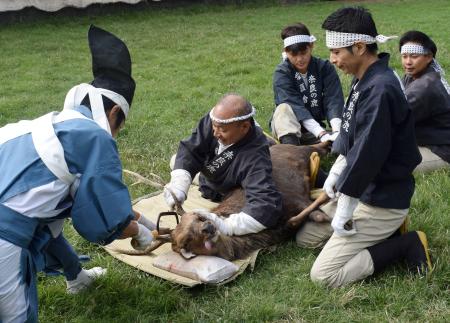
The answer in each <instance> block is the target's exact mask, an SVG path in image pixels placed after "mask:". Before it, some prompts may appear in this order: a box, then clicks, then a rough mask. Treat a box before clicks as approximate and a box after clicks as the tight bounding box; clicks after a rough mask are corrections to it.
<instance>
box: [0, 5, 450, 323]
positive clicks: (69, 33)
mask: <svg viewBox="0 0 450 323" xmlns="http://www.w3.org/2000/svg"><path fill="white" fill-rule="evenodd" d="M352 3H354V2H352ZM341 5H342V3H339V2H312V3H307V4H302V5H300V4H297V5H290V6H282V5H278V4H276V1H264V5H263V6H260V7H258V6H257V5H255V4H254V2H253V3H252V4H249V5H242V6H236V5H229V6H206V5H196V6H190V7H184V8H173V9H160V10H157V9H152V10H144V11H130V12H125V11H114V12H109V13H107V14H105V15H102V16H99V15H97V16H80V17H54V18H46V19H42V20H40V21H36V22H28V23H26V22H25V23H20V24H19V23H18V24H12V25H9V26H2V27H0V44H1V45H0V53H1V59H0V81H1V84H2V85H1V91H0V125H4V124H6V123H8V122H13V121H17V120H19V119H30V118H34V117H36V116H39V115H41V114H44V113H45V112H48V111H50V110H60V109H61V108H62V103H63V101H64V97H65V94H66V92H67V91H68V89H69V88H70V87H71V86H73V85H75V84H77V83H80V82H86V81H90V80H91V71H90V54H89V52H88V45H87V40H86V33H87V30H88V25H89V24H90V23H94V24H97V25H98V26H100V27H103V28H105V29H107V30H109V31H111V32H113V33H115V34H117V35H118V36H120V37H121V38H122V39H124V40H125V42H126V43H127V45H128V47H129V48H130V51H131V56H132V59H133V75H134V78H135V80H136V82H137V91H136V95H135V99H134V102H133V106H132V109H131V114H130V118H129V120H127V123H126V127H125V129H124V131H122V132H121V133H120V135H119V138H118V144H119V149H120V153H121V157H122V161H123V165H124V167H125V168H127V169H130V170H133V171H136V172H138V173H140V174H142V175H144V176H148V175H149V174H150V173H156V174H160V175H162V177H163V178H164V179H165V180H168V179H169V167H168V160H169V158H170V156H171V154H173V153H174V152H175V150H176V147H177V142H178V141H179V140H180V139H181V138H183V137H186V136H187V135H188V134H189V133H190V131H191V130H192V128H193V127H194V126H195V124H196V121H197V120H198V119H199V117H200V116H202V115H203V114H204V113H206V112H207V111H208V110H209V109H210V108H211V107H212V106H213V105H214V103H215V102H216V101H217V100H218V99H219V97H220V96H221V95H222V94H224V93H226V92H230V91H233V92H238V93H241V94H243V95H244V96H246V97H248V98H249V99H250V100H251V102H252V103H253V104H254V105H255V106H256V107H257V110H258V114H257V120H258V121H259V122H260V124H261V125H262V126H263V127H264V128H265V129H266V130H268V127H267V122H268V119H269V118H270V115H271V113H272V110H273V94H272V86H271V80H272V72H273V70H274V67H275V65H276V64H277V63H278V62H279V61H280V51H281V41H280V40H279V33H280V30H281V28H282V27H283V26H284V25H286V24H288V23H292V22H296V21H302V22H304V23H305V24H306V25H307V26H308V27H309V28H310V30H311V32H312V33H313V34H314V35H316V37H317V38H318V42H317V43H316V47H315V54H316V55H318V56H320V57H327V55H328V51H327V50H326V48H325V46H324V31H323V30H321V29H320V25H321V22H322V21H323V20H324V18H325V17H326V16H327V15H328V14H329V13H331V12H332V11H333V10H334V9H336V8H338V7H340V6H341ZM364 5H365V6H366V7H368V8H369V9H371V11H372V13H373V15H374V18H375V20H376V22H377V27H378V31H379V32H380V33H383V34H385V35H391V34H397V35H401V33H402V32H404V31H406V30H409V29H419V30H421V31H424V32H426V33H428V34H429V35H430V36H431V37H432V38H433V39H434V41H435V42H436V43H437V45H438V49H439V50H438V60H439V61H440V63H441V65H442V66H443V67H444V69H445V68H446V69H447V70H448V71H450V45H449V44H448V29H449V27H450V26H449V22H448V10H449V7H450V5H449V2H448V1H447V0H430V1H426V2H424V1H420V0H413V1H406V0H403V1H401V0H394V1H369V2H366V3H365V4H364ZM381 49H382V50H384V51H389V52H391V54H392V60H391V65H392V66H393V67H394V68H395V69H396V70H397V71H398V72H399V74H402V73H401V69H400V57H399V54H398V50H397V42H395V41H394V42H391V43H389V44H387V45H382V46H381ZM340 76H341V80H342V82H343V86H344V93H348V89H349V82H350V78H349V77H347V76H344V75H340ZM449 175H450V172H449V171H438V172H434V173H432V174H427V175H419V176H417V177H416V180H417V188H416V194H415V196H414V198H413V201H412V207H411V212H410V214H411V217H412V229H422V230H424V231H425V232H426V233H427V234H428V237H429V242H430V245H431V249H432V256H433V260H434V264H435V266H436V268H435V271H434V273H433V274H431V275H429V276H427V277H417V276H412V275H410V274H409V273H408V272H407V271H406V270H405V269H404V268H403V267H402V266H399V267H396V268H393V269H391V270H389V271H387V272H386V273H384V274H382V275H379V276H377V277H374V278H371V279H369V280H367V281H365V282H362V283H358V284H354V285H351V286H348V287H344V288H340V289H337V290H329V289H325V288H322V287H319V286H317V285H315V284H313V283H312V282H311V281H310V279H309V270H310V268H311V265H312V263H313V262H314V259H315V257H316V255H317V254H318V251H310V250H303V249H300V248H297V247H296V246H295V244H294V243H290V244H287V245H283V246H280V247H279V248H278V249H277V250H276V252H272V253H269V254H264V255H262V256H260V257H259V259H258V261H257V264H256V269H255V271H254V272H253V273H245V274H244V275H242V276H240V277H239V278H238V279H237V280H236V281H235V282H233V283H231V284H228V285H226V286H221V287H207V286H201V287H197V288H194V289H185V288H182V287H179V286H177V285H172V284H170V283H167V282H165V281H162V280H160V279H157V278H154V277H152V276H149V275H147V274H145V273H143V272H141V271H138V270H136V269H134V268H132V267H129V266H127V265H125V264H123V263H121V262H119V261H117V260H115V259H113V258H112V257H110V256H109V255H108V254H107V253H106V252H104V251H103V250H102V249H101V248H99V247H98V246H95V245H93V244H89V243H88V242H86V241H85V240H83V239H82V238H80V237H79V236H78V235H77V234H76V233H75V232H74V231H73V230H72V229H71V227H70V226H67V227H66V234H67V235H68V236H69V237H70V240H71V242H72V243H73V245H74V246H75V248H76V249H77V250H78V251H79V252H80V253H87V254H89V255H91V257H92V258H93V260H92V261H91V263H90V264H89V266H94V265H100V266H103V267H107V268H108V270H109V273H108V275H107V276H106V277H105V278H102V279H100V280H99V281H98V283H96V284H95V285H94V286H93V288H92V289H90V290H89V291H87V292H85V293H82V294H81V295H77V296H69V295H66V293H65V284H64V280H63V279H62V278H61V277H59V278H47V277H43V276H39V297H40V301H39V305H40V320H41V321H42V322H62V321H64V322H65V321H67V322H154V321H174V322H179V321H181V322H190V321H251V322H259V321H278V322H291V321H296V322H298V321H305V322H311V321H323V322H326V321H329V322H331V321H332V322H348V321H355V322H356V321H358V322H359V321H364V322H372V321H394V322H395V321H400V322H409V321H421V322H422V321H433V322H443V321H446V320H447V321H448V318H449V317H450V309H449V299H450V286H449V282H450V266H449V259H450V250H449V245H450V234H449V232H450V216H449V210H450V202H449V196H450V176H449ZM127 182H128V180H127ZM130 191H131V194H132V196H133V197H134V198H136V197H138V196H141V195H144V194H147V193H150V192H151V191H152V189H151V188H149V187H147V186H144V185H136V186H133V187H131V189H130Z"/></svg>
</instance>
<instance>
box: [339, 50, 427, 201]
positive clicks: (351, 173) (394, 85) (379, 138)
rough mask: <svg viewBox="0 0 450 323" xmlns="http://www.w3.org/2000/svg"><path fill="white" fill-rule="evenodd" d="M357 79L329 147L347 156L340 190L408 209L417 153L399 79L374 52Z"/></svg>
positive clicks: (412, 188)
mask: <svg viewBox="0 0 450 323" xmlns="http://www.w3.org/2000/svg"><path fill="white" fill-rule="evenodd" d="M379 58H380V59H379V60H378V61H377V62H375V63H373V64H372V65H371V66H370V67H369V68H368V69H367V71H366V72H365V74H364V76H363V77H362V79H361V80H359V82H358V80H354V81H353V86H352V90H351V91H350V94H349V97H348V99H347V102H346V104H345V107H344V113H343V118H342V125H341V131H340V135H339V136H338V138H337V139H336V141H335V143H334V145H333V150H334V151H336V152H338V153H339V154H342V155H344V156H346V159H347V167H346V168H345V169H344V170H343V172H342V174H341V175H340V177H339V179H338V182H337V184H336V188H337V190H338V191H339V192H342V193H344V194H346V195H349V196H352V197H355V198H359V199H360V201H361V202H364V203H367V204H369V205H372V206H377V207H382V208H393V209H406V208H409V206H410V202H411V197H412V195H413V193H414V177H413V176H412V171H413V170H414V168H415V167H416V166H417V165H418V164H419V163H420V161H421V156H420V153H419V150H418V148H417V143H416V139H415V135H414V120H413V116H412V112H411V109H410V108H409V106H408V102H407V101H406V98H405V95H404V93H403V91H402V88H401V83H400V80H399V79H398V78H397V76H396V75H395V74H394V72H393V71H392V70H391V69H390V68H389V67H388V63H389V55H388V54H386V53H383V54H380V55H379Z"/></svg>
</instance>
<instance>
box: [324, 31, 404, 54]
mask: <svg viewBox="0 0 450 323" xmlns="http://www.w3.org/2000/svg"><path fill="white" fill-rule="evenodd" d="M325 34H326V44H327V47H328V48H330V49H333V48H343V47H349V46H352V45H353V44H355V43H360V42H361V43H365V44H373V43H376V42H378V43H385V42H387V41H388V40H390V39H393V38H397V36H384V35H378V36H377V37H372V36H369V35H365V34H353V33H342V32H339V31H331V30H326V31H325Z"/></svg>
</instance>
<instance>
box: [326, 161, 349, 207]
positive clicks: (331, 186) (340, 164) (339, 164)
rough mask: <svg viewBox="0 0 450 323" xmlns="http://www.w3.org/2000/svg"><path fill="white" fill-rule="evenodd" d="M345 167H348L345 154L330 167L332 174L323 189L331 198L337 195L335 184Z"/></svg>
mask: <svg viewBox="0 0 450 323" xmlns="http://www.w3.org/2000/svg"><path fill="white" fill-rule="evenodd" d="M345 167H347V160H346V159H345V156H343V155H339V156H338V158H337V159H336V161H335V162H334V164H333V166H332V167H331V169H330V174H329V175H328V177H327V179H326V180H325V183H324V184H323V189H324V191H325V192H326V193H327V195H328V197H329V198H335V197H337V195H336V191H335V186H336V183H337V180H338V179H339V176H340V175H341V173H342V171H343V170H344V168H345Z"/></svg>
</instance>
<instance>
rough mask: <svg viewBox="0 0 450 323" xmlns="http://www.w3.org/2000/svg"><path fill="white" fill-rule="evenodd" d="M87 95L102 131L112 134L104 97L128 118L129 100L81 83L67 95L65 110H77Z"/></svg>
mask: <svg viewBox="0 0 450 323" xmlns="http://www.w3.org/2000/svg"><path fill="white" fill-rule="evenodd" d="M87 94H88V95H89V101H90V104H91V111H92V118H93V119H94V121H95V122H96V123H97V124H98V125H99V126H100V127H101V128H102V129H104V130H106V131H107V132H108V133H109V134H111V129H110V127H109V122H108V118H107V117H106V114H105V108H104V106H103V100H102V95H104V96H105V97H107V98H108V99H110V100H111V101H113V102H114V103H116V104H117V105H118V106H120V108H121V109H122V111H123V113H124V115H125V118H126V117H127V116H128V111H129V110H130V106H129V104H128V102H127V100H126V99H125V98H124V97H123V96H122V95H120V94H118V93H116V92H113V91H110V90H107V89H102V88H97V87H94V86H92V85H90V84H86V83H81V84H78V85H76V86H74V87H73V88H71V89H70V90H69V92H68V93H67V95H66V99H65V100H64V110H73V109H75V108H76V107H77V106H79V105H80V104H81V101H83V99H84V97H85V96H86V95H87Z"/></svg>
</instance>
